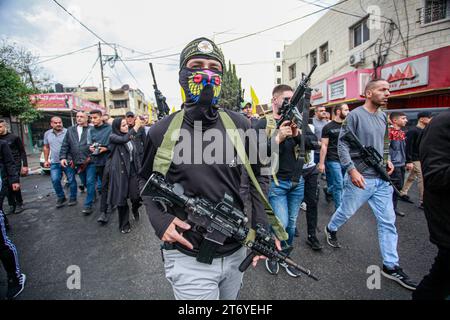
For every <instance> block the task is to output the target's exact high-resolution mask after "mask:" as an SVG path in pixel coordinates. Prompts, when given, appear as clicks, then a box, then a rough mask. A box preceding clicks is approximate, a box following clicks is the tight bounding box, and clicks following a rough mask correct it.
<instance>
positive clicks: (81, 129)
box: [59, 112, 96, 215]
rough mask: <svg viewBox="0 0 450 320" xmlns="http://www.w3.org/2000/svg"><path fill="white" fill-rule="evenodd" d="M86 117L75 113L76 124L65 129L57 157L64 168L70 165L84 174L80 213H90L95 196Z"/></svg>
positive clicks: (93, 166) (93, 167)
mask: <svg viewBox="0 0 450 320" xmlns="http://www.w3.org/2000/svg"><path fill="white" fill-rule="evenodd" d="M88 130H89V127H88V117H87V114H86V113H84V112H78V113H77V125H75V126H72V127H70V128H69V129H67V133H66V136H65V137H64V141H63V144H62V146H61V151H60V153H59V158H60V160H61V166H63V167H64V168H65V167H67V166H68V165H70V166H72V167H73V168H74V169H75V171H76V172H78V173H80V174H86V177H87V179H86V184H87V196H86V200H85V203H84V208H83V211H82V213H84V214H86V215H89V214H91V213H92V204H93V203H94V198H95V177H96V168H95V165H94V164H92V163H91V162H90V156H91V151H90V150H89V147H90V145H89V144H88V142H87V135H88Z"/></svg>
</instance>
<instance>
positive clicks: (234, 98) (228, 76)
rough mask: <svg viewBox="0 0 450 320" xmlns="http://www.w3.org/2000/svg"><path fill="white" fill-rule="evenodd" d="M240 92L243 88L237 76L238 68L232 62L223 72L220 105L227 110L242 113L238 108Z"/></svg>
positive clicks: (229, 62)
mask: <svg viewBox="0 0 450 320" xmlns="http://www.w3.org/2000/svg"><path fill="white" fill-rule="evenodd" d="M240 91H241V88H240V85H239V78H238V77H237V74H236V66H235V65H234V64H233V65H232V64H231V61H228V67H227V66H225V68H224V70H223V79H222V93H221V96H220V101H219V105H220V106H221V107H223V108H225V109H231V110H234V111H240V107H238V97H239V92H240ZM239 105H240V102H239Z"/></svg>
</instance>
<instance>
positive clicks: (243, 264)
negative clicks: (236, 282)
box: [239, 252, 256, 272]
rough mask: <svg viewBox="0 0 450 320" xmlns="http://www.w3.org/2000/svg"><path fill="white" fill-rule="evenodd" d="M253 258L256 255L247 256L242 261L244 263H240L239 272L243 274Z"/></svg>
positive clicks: (252, 253) (251, 253)
mask: <svg viewBox="0 0 450 320" xmlns="http://www.w3.org/2000/svg"><path fill="white" fill-rule="evenodd" d="M255 256H256V253H254V252H250V253H249V254H248V256H247V257H246V258H245V259H244V261H242V263H241V264H240V265H239V271H240V272H244V271H245V270H247V269H248V267H249V266H250V264H251V263H252V261H253V258H254V257H255Z"/></svg>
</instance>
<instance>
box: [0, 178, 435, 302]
mask: <svg viewBox="0 0 450 320" xmlns="http://www.w3.org/2000/svg"><path fill="white" fill-rule="evenodd" d="M22 192H23V197H24V200H25V206H26V210H25V211H24V212H22V213H20V214H14V215H9V216H8V218H9V220H10V224H11V231H10V232H9V236H10V238H11V239H12V240H13V242H14V243H15V245H16V247H17V249H18V252H19V260H20V264H21V267H22V272H24V273H25V274H26V275H27V283H26V288H25V290H24V291H23V293H22V294H21V296H20V297H19V298H20V299H30V300H42V299H139V300H140V299H144V300H147V299H149V300H159V299H173V294H172V290H171V287H170V285H169V283H168V282H167V280H166V279H165V277H164V270H163V263H162V260H161V254H160V250H159V245H160V241H159V239H158V238H157V237H156V236H155V234H154V231H153V229H152V227H151V225H150V223H149V221H148V218H147V216H146V213H145V208H141V219H140V220H139V221H134V220H133V218H132V217H131V218H130V219H131V223H132V232H131V233H129V234H125V235H124V234H121V233H120V232H119V229H118V217H117V212H114V214H113V217H112V219H111V221H110V222H109V224H108V225H106V226H100V225H99V224H98V223H97V222H96V220H97V217H98V212H95V213H94V214H92V215H90V216H84V215H83V214H82V213H81V210H82V207H83V206H82V205H83V201H84V198H85V194H82V195H80V196H79V199H78V201H79V203H78V205H77V206H75V207H63V208H61V209H56V208H55V203H56V196H55V194H54V192H53V188H52V185H51V182H50V177H49V176H41V175H32V176H28V177H25V178H23V179H22ZM410 196H411V198H412V199H413V200H414V201H416V202H417V201H418V200H417V189H414V188H413V189H412V190H411V191H410ZM99 202H100V201H99V200H98V201H97V203H96V204H95V206H96V208H98V207H99V205H100V203H99ZM4 207H5V209H6V208H7V207H8V206H7V203H6V201H5V205H4ZM399 209H400V210H401V211H404V212H406V217H404V218H401V217H398V218H397V222H396V225H397V230H398V234H399V243H398V251H399V255H400V264H401V266H402V267H403V268H404V271H406V272H407V273H408V274H409V275H410V276H411V277H412V278H413V279H414V280H417V281H420V280H421V279H422V278H423V276H424V275H425V274H427V273H428V270H429V268H430V266H431V263H432V261H433V259H434V257H435V255H436V252H437V250H436V248H435V247H434V246H433V245H432V244H431V243H430V242H429V240H428V239H429V233H428V229H427V224H426V220H425V217H424V213H423V211H422V210H420V209H418V208H417V206H416V205H413V204H409V203H404V202H400V203H399ZM332 213H333V205H332V204H328V203H327V202H326V201H325V200H324V197H323V193H322V192H321V194H320V202H319V227H318V228H319V229H320V230H318V237H319V240H320V241H321V242H322V244H323V245H324V249H323V250H322V251H321V252H313V251H311V250H310V249H309V247H307V245H306V243H305V239H306V219H305V214H304V213H303V212H302V213H301V214H300V215H299V218H298V227H299V231H300V237H298V238H296V239H295V242H294V245H295V249H294V251H293V254H292V258H293V259H294V260H296V261H297V262H298V263H299V264H301V265H303V266H305V267H307V268H309V269H311V270H312V271H313V273H315V274H316V275H317V276H319V278H320V281H318V282H316V281H314V280H312V279H310V278H308V277H307V276H304V275H302V276H301V277H300V278H296V279H294V278H291V277H289V276H288V275H287V273H286V272H285V270H284V269H283V268H281V269H280V273H279V274H278V275H276V276H273V275H270V274H269V273H268V272H267V271H266V270H265V268H264V266H263V263H260V264H258V266H257V267H256V269H253V268H252V267H250V268H249V270H248V271H247V272H246V273H245V275H244V285H243V288H242V290H241V294H240V299H243V300H253V299H255V300H259V299H265V300H291V299H292V300H316V299H324V300H330V299H363V300H373V299H375V300H396V299H410V298H411V292H410V291H408V290H406V289H404V288H402V287H401V286H400V285H398V284H397V283H394V282H392V281H390V280H387V279H385V278H383V277H381V282H380V288H379V289H369V288H368V286H367V281H368V278H369V276H371V274H369V273H367V269H368V267H370V266H373V265H374V266H381V257H380V250H379V246H378V238H377V229H376V222H375V217H374V216H373V214H372V213H371V211H370V209H369V208H368V206H367V205H365V206H364V207H362V208H361V209H360V210H359V211H358V212H357V213H356V214H355V215H354V216H353V217H352V218H351V219H350V220H349V221H348V223H347V224H346V225H344V226H343V227H342V228H341V230H339V232H338V239H339V241H340V242H341V244H342V245H343V247H342V248H341V249H333V248H331V247H329V246H328V245H326V242H325V238H324V232H323V228H324V226H325V225H326V223H327V222H328V220H329V218H330V217H331V214H332ZM73 266H75V268H79V270H80V279H81V282H80V284H81V288H80V289H76V288H75V289H73V288H72V289H69V288H68V285H67V284H68V282H69V284H70V283H73V282H72V281H71V280H73V275H74V273H73V269H71V268H73ZM68 270H69V273H68ZM68 280H69V281H68ZM369 282H371V283H372V281H369ZM69 287H70V285H69ZM5 291H6V274H5V272H4V270H3V269H1V270H0V297H2V296H4V295H5Z"/></svg>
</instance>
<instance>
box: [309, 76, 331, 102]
mask: <svg viewBox="0 0 450 320" xmlns="http://www.w3.org/2000/svg"><path fill="white" fill-rule="evenodd" d="M324 103H327V83H326V82H322V83H319V84H318V85H316V86H313V87H312V93H311V104H312V105H313V106H317V105H321V104H324Z"/></svg>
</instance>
